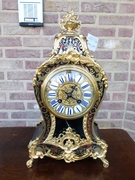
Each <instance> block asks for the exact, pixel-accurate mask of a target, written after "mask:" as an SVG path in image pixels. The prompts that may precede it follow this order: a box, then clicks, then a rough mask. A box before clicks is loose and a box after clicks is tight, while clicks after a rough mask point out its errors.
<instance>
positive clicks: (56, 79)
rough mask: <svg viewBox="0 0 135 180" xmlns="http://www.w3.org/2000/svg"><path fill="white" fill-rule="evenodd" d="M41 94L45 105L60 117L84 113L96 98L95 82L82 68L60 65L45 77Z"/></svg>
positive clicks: (76, 116)
mask: <svg viewBox="0 0 135 180" xmlns="http://www.w3.org/2000/svg"><path fill="white" fill-rule="evenodd" d="M41 96H42V100H43V103H44V105H45V107H46V108H47V109H48V110H49V111H50V112H52V113H53V114H54V115H55V116H57V117H60V118H62V119H69V120H70V119H76V118H79V117H82V116H83V115H84V114H86V113H87V112H88V111H89V110H90V109H91V107H92V105H93V104H94V103H95V101H96V100H97V98H98V89H97V84H96V82H95V80H94V78H93V76H92V75H91V74H90V73H89V72H88V71H86V70H85V69H84V68H82V67H79V66H74V65H66V66H60V67H58V68H56V69H55V70H53V71H51V72H50V73H49V74H48V75H47V77H46V78H45V80H44V82H43V84H42V88H41Z"/></svg>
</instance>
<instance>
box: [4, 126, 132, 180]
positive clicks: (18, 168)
mask: <svg viewBox="0 0 135 180" xmlns="http://www.w3.org/2000/svg"><path fill="white" fill-rule="evenodd" d="M34 131H35V128H34V127H19V128H18V127H16V128H0V180H134V179H135V142H134V141H133V140H132V139H131V138H130V137H129V135H128V134H127V132H125V131H124V130H120V129H106V130H100V132H101V134H102V135H103V137H104V140H105V141H106V142H107V144H108V146H109V147H108V152H107V157H106V159H107V160H108V161H109V163H110V166H109V167H108V168H104V167H103V164H102V162H101V160H100V159H96V160H94V159H92V158H86V159H84V160H80V161H76V162H74V163H73V162H72V163H69V164H67V163H65V162H64V161H63V160H59V161H58V160H54V159H51V158H48V157H45V158H44V159H36V160H34V163H33V167H32V168H30V169H28V168H27V167H26V161H27V160H28V159H29V157H28V148H27V145H28V143H29V141H30V140H31V138H32V136H33V133H34Z"/></svg>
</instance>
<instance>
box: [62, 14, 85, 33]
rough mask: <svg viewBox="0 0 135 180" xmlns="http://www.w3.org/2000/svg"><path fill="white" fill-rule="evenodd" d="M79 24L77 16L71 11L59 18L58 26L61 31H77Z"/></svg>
mask: <svg viewBox="0 0 135 180" xmlns="http://www.w3.org/2000/svg"><path fill="white" fill-rule="evenodd" d="M80 25H81V21H79V20H78V17H77V16H75V15H74V12H73V11H70V12H67V14H66V15H64V16H63V19H61V20H60V27H61V29H62V30H63V31H67V32H70V33H71V32H72V31H78V30H79V28H80Z"/></svg>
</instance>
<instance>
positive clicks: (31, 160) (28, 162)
mask: <svg viewBox="0 0 135 180" xmlns="http://www.w3.org/2000/svg"><path fill="white" fill-rule="evenodd" d="M32 164H33V159H29V160H28V161H27V162H26V166H27V167H28V168H31V167H32Z"/></svg>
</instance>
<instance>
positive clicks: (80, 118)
mask: <svg viewBox="0 0 135 180" xmlns="http://www.w3.org/2000/svg"><path fill="white" fill-rule="evenodd" d="M80 25H81V23H80V21H79V20H78V18H77V17H76V16H75V15H74V12H73V11H71V12H68V13H67V14H66V15H65V16H63V19H62V20H61V21H60V27H61V29H62V32H61V33H60V34H59V35H57V36H56V37H55V41H54V49H53V50H52V53H51V56H50V57H49V58H48V60H47V61H45V62H44V63H43V64H42V65H41V66H40V67H39V68H37V70H36V73H35V75H34V78H33V87H34V93H35V97H36V100H37V103H38V105H39V107H40V111H41V114H42V117H43V119H42V120H40V121H39V123H38V124H37V127H36V130H35V133H34V135H33V137H32V139H31V141H30V143H29V145H28V148H29V157H30V159H29V160H28V161H27V163H26V165H27V167H28V168H30V167H32V164H33V161H34V159H37V158H43V157H44V156H48V157H51V158H54V159H57V160H61V159H63V160H65V162H67V163H70V162H74V161H77V160H82V159H84V158H87V157H92V158H93V159H97V158H100V159H101V160H102V162H103V166H104V167H108V166H109V162H108V161H107V160H106V159H105V157H106V152H107V147H108V145H107V144H106V142H105V141H104V140H103V139H102V138H101V135H100V133H99V129H98V125H97V123H96V122H95V121H94V117H95V115H96V114H97V112H98V109H99V105H100V104H101V102H102V100H103V97H104V94H105V91H106V89H107V87H108V82H107V77H106V75H105V72H104V71H103V69H102V68H101V67H100V66H99V64H97V63H96V62H95V59H94V57H93V56H92V55H91V54H90V53H89V50H88V48H87V41H86V37H85V36H83V35H79V34H78V32H77V31H78V30H79V28H80Z"/></svg>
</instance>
